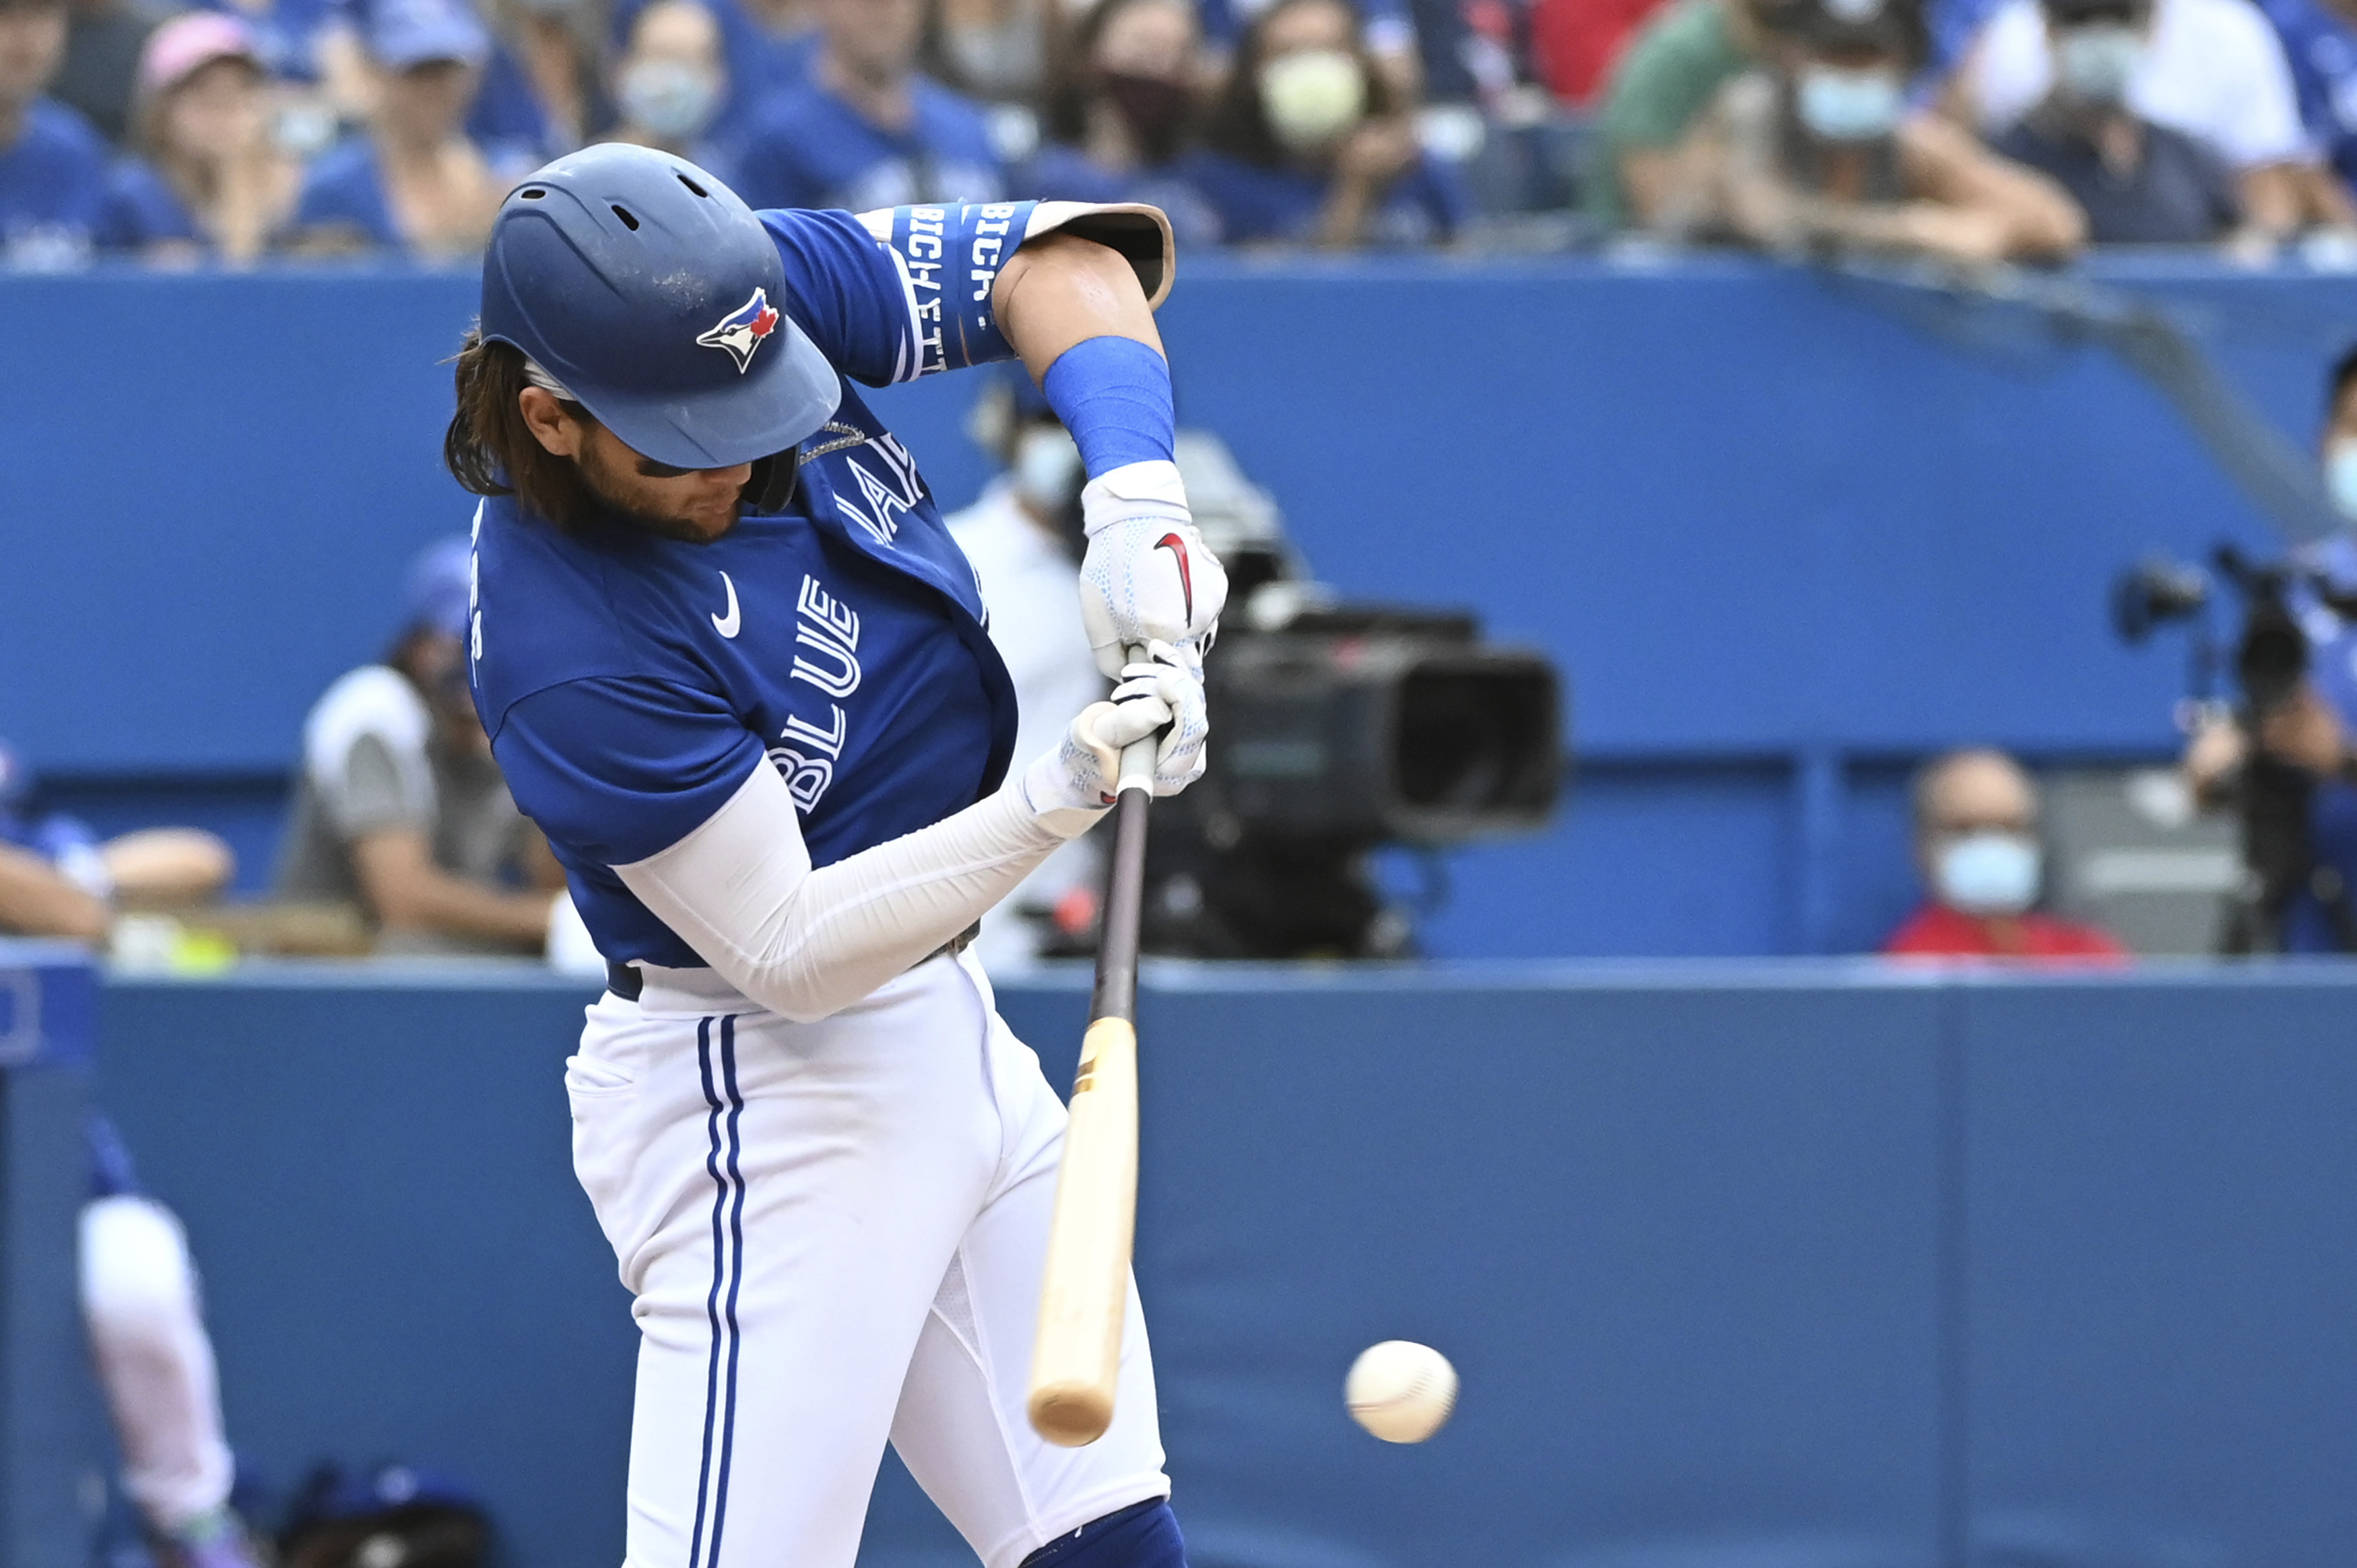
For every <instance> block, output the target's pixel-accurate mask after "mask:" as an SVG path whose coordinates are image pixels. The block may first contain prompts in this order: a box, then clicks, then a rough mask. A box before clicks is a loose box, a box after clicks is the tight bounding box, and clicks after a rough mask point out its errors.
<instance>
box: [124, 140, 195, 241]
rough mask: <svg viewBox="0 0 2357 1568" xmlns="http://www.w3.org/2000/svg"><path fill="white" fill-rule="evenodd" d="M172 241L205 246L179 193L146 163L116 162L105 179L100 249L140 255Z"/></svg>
mask: <svg viewBox="0 0 2357 1568" xmlns="http://www.w3.org/2000/svg"><path fill="white" fill-rule="evenodd" d="M173 240H188V241H191V242H195V243H198V244H203V243H205V239H204V236H203V235H202V234H200V233H199V232H198V231H197V220H196V219H195V217H194V216H193V215H192V214H190V212H189V211H188V204H187V203H185V202H183V201H182V200H181V199H180V193H179V192H178V191H177V190H174V189H173V188H172V186H171V182H170V181H169V180H167V179H166V178H165V177H164V176H163V173H162V171H161V170H159V169H157V168H156V166H155V165H154V164H151V163H149V162H148V161H147V160H146V159H145V158H123V159H121V160H119V161H117V162H116V164H115V166H114V167H113V169H112V170H110V171H109V172H108V174H107V177H106V211H105V216H104V217H103V218H102V219H101V220H100V221H99V226H98V248H99V249H100V250H102V251H140V250H145V249H146V248H147V247H148V246H150V245H154V244H160V243H163V242H168V241H173Z"/></svg>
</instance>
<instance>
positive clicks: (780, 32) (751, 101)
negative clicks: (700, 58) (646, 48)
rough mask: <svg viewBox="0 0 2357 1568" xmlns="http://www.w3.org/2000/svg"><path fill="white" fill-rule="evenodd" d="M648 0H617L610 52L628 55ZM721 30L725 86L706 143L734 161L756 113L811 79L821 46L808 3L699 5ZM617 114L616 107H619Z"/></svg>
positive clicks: (740, 0) (724, 0) (729, 0)
mask: <svg viewBox="0 0 2357 1568" xmlns="http://www.w3.org/2000/svg"><path fill="white" fill-rule="evenodd" d="M651 3H652V0H621V4H619V5H615V6H614V7H613V8H612V16H611V23H612V33H613V48H614V49H615V51H616V52H618V53H621V52H627V51H628V50H629V48H630V38H631V35H632V34H633V33H635V32H636V31H637V29H638V23H639V16H640V14H641V13H642V12H643V11H644V10H645V9H646V7H647V6H648V5H650V4H651ZM701 4H702V5H704V8H705V10H706V11H709V12H710V13H711V14H712V20H713V23H714V25H715V26H716V27H718V28H719V30H720V59H721V64H722V65H723V67H724V68H725V70H724V76H725V81H724V85H723V88H722V92H721V99H720V104H719V107H718V108H716V110H715V111H714V112H713V116H712V123H711V124H709V125H708V126H706V127H705V143H706V144H707V145H715V146H720V147H725V148H726V149H728V150H729V154H730V156H732V158H733V156H734V155H735V153H736V151H737V149H739V148H741V147H742V146H743V145H745V143H746V142H747V140H748V139H749V138H750V137H751V135H752V133H753V126H754V123H755V122H756V120H758V119H759V114H760V112H761V111H762V110H763V109H765V108H766V107H768V105H769V102H770V100H771V99H773V98H775V97H777V96H778V95H779V94H780V93H782V92H787V91H791V90H793V89H795V88H798V87H801V86H802V85H803V84H804V83H805V82H807V81H809V80H810V72H811V66H812V63H813V61H814V60H816V59H817V58H818V51H819V45H820V43H821V41H822V39H821V36H820V33H819V30H818V25H817V23H816V22H815V21H814V20H813V17H812V15H811V5H810V0H701ZM617 108H618V110H619V105H617Z"/></svg>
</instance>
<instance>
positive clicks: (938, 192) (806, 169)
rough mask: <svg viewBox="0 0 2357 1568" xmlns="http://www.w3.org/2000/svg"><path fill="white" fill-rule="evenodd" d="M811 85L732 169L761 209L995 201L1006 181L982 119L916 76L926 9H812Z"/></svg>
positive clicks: (881, 2)
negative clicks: (815, 42)
mask: <svg viewBox="0 0 2357 1568" xmlns="http://www.w3.org/2000/svg"><path fill="white" fill-rule="evenodd" d="M813 13H814V15H815V16H816V17H817V19H818V24H819V31H820V34H821V37H822V42H821V44H820V48H819V51H818V56H817V58H816V59H813V61H812V63H811V70H810V77H809V80H808V81H804V82H803V83H802V84H801V85H800V86H798V87H792V88H789V89H787V90H785V91H781V92H780V93H778V94H776V95H775V96H774V97H772V98H771V99H770V102H769V103H768V106H767V107H766V108H764V109H763V110H762V111H761V112H760V114H759V119H758V120H757V122H756V123H755V125H754V128H753V130H752V133H751V134H750V136H749V138H748V142H747V144H746V145H745V147H744V149H743V152H742V154H741V155H740V156H739V159H738V163H737V174H738V186H737V188H738V190H739V191H740V192H741V193H742V195H743V196H744V198H745V199H746V200H747V201H748V202H749V203H750V204H751V205H753V206H754V207H756V208H761V207H818V208H846V209H850V210H851V211H854V212H866V211H872V210H875V209H878V208H886V207H901V206H906V205H907V204H909V203H910V202H917V201H996V200H998V199H1001V198H1002V197H1003V196H1004V195H1005V194H1006V170H1005V169H1004V168H1003V167H1002V166H1001V165H1000V163H999V158H998V153H997V150H996V146H995V145H993V144H992V141H991V138H990V133H989V129H988V126H987V125H986V124H985V121H984V119H983V114H982V111H981V110H980V109H979V108H978V107H977V106H976V105H974V103H973V102H970V101H969V100H967V99H965V98H963V97H962V96H961V95H959V94H957V93H955V92H952V91H950V90H949V89H948V88H946V87H943V86H942V85H941V83H939V82H937V81H933V80H932V79H931V78H930V77H927V76H925V75H924V74H923V73H921V72H920V71H919V70H918V69H917V46H918V43H919V39H920V31H921V29H922V27H923V23H924V6H923V4H922V0H815V4H814V5H813Z"/></svg>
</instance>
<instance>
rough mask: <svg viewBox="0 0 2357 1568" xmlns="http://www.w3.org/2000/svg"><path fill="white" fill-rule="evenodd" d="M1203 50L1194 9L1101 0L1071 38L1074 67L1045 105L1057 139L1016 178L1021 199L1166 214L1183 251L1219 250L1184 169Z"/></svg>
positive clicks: (1174, 3) (1173, 3) (1175, 3)
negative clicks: (1135, 205)
mask: <svg viewBox="0 0 2357 1568" xmlns="http://www.w3.org/2000/svg"><path fill="white" fill-rule="evenodd" d="M1198 42H1199V40H1198V38H1197V37H1196V32H1195V10H1194V7H1193V6H1192V5H1189V3H1188V0H1100V3H1099V4H1098V5H1096V6H1095V7H1094V8H1092V10H1091V11H1090V12H1089V13H1088V15H1087V16H1083V17H1082V19H1081V22H1080V25H1079V27H1076V28H1075V29H1074V31H1073V35H1072V49H1071V62H1072V64H1071V69H1070V70H1068V71H1067V72H1066V73H1065V74H1064V78H1063V80H1062V81H1060V82H1059V83H1058V84H1057V86H1056V90H1055V92H1054V95H1053V96H1052V97H1051V98H1050V100H1049V107H1048V131H1049V136H1050V137H1051V138H1052V140H1050V141H1049V143H1048V145H1045V146H1043V147H1041V148H1040V149H1039V153H1038V154H1037V156H1034V157H1033V158H1032V159H1031V160H1030V161H1029V162H1028V164H1027V165H1026V166H1024V167H1023V168H1022V169H1021V170H1020V171H1019V172H1018V173H1017V177H1016V180H1017V194H1019V195H1023V196H1033V197H1039V198H1041V199H1047V200H1051V201H1097V202H1104V201H1142V202H1145V203H1146V204H1148V205H1149V206H1154V207H1159V208H1160V209H1162V210H1163V211H1164V212H1165V213H1167V214H1168V215H1169V218H1170V227H1171V231H1172V232H1173V233H1175V234H1176V235H1177V236H1178V239H1179V243H1180V244H1181V245H1189V244H1214V243H1217V242H1218V240H1219V220H1218V218H1217V217H1216V216H1214V215H1213V213H1212V212H1211V209H1210V207H1209V206H1207V205H1206V204H1205V202H1204V200H1203V198H1202V196H1201V194H1200V192H1198V191H1197V190H1196V189H1195V188H1194V187H1193V186H1192V185H1191V184H1189V182H1188V180H1187V177H1186V176H1185V174H1184V173H1183V172H1182V170H1181V167H1180V158H1181V156H1182V155H1183V154H1184V153H1185V152H1186V150H1187V148H1188V145H1189V142H1190V141H1191V139H1192V136H1193V133H1194V126H1195V82H1196V80H1197V74H1198V70H1199V65H1200V54H1199V50H1198V48H1197V45H1198Z"/></svg>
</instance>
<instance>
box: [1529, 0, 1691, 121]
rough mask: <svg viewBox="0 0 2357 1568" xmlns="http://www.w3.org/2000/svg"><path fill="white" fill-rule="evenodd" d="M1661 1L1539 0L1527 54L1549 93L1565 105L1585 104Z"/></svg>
mask: <svg viewBox="0 0 2357 1568" xmlns="http://www.w3.org/2000/svg"><path fill="white" fill-rule="evenodd" d="M1661 4H1662V0H1538V4H1537V5H1534V7H1533V8H1532V11H1531V52H1532V53H1533V54H1534V55H1535V56H1536V57H1537V62H1538V69H1539V74H1540V75H1541V76H1542V77H1544V79H1545V81H1546V84H1547V87H1548V89H1549V90H1550V91H1553V92H1554V93H1555V96H1556V97H1557V98H1559V99H1561V100H1562V101H1563V102H1566V103H1585V102H1587V101H1588V100H1589V99H1590V98H1593V97H1594V96H1595V95H1596V90H1597V89H1598V88H1599V87H1601V86H1603V85H1604V79H1605V77H1606V75H1607V74H1609V72H1610V70H1612V62H1613V61H1614V60H1616V59H1620V46H1621V44H1623V43H1624V42H1626V41H1627V40H1628V38H1629V35H1630V34H1631V33H1633V32H1635V31H1636V30H1637V24H1638V23H1640V22H1641V21H1643V20H1644V19H1645V17H1646V16H1647V14H1648V13H1650V12H1652V10H1653V8H1654V7H1655V6H1657V5H1661Z"/></svg>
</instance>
